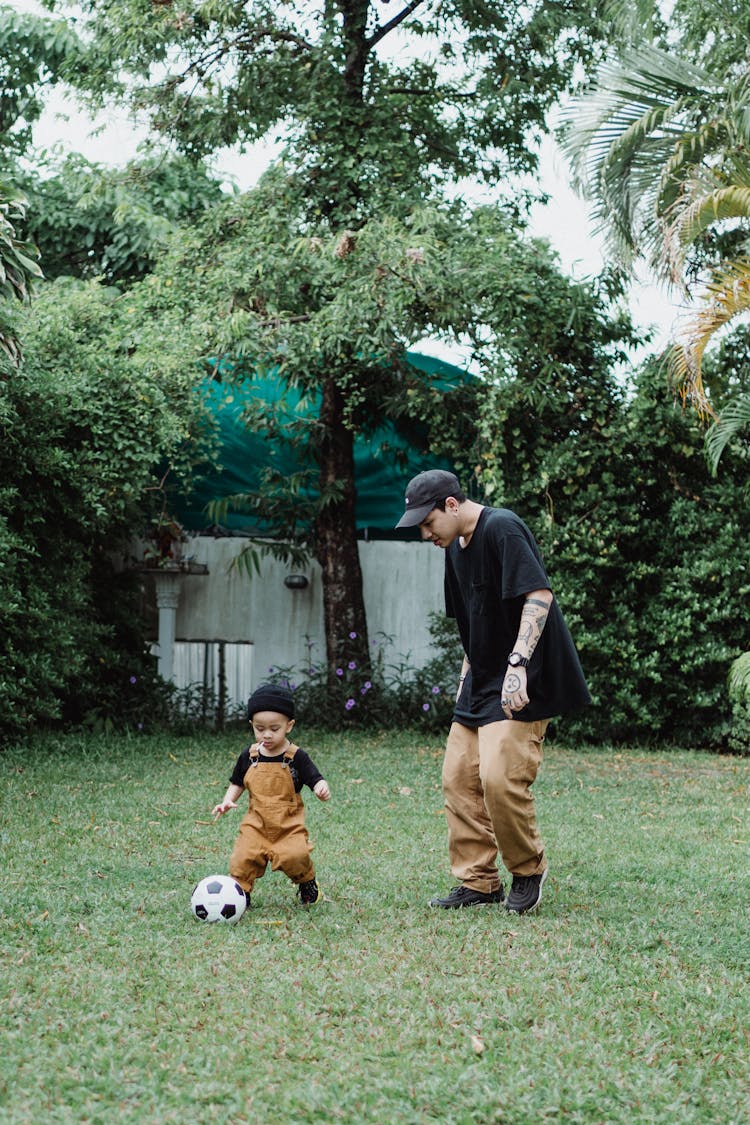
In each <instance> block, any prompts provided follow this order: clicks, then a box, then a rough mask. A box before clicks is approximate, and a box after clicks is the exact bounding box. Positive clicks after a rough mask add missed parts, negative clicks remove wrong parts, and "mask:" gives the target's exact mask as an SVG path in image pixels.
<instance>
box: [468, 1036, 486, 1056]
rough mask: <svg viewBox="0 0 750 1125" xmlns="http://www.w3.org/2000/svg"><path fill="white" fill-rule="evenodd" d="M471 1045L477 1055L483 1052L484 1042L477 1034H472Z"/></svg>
mask: <svg viewBox="0 0 750 1125" xmlns="http://www.w3.org/2000/svg"><path fill="white" fill-rule="evenodd" d="M471 1045H472V1047H473V1049H474V1051H475V1052H476V1054H477V1055H481V1054H482V1053H483V1051H484V1043H483V1042H482V1040H481V1039H480V1038H479V1036H478V1035H472V1037H471Z"/></svg>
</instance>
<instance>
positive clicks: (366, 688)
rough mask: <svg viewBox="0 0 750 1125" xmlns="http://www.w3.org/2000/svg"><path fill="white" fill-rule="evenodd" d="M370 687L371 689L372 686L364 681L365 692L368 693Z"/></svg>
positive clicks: (367, 681)
mask: <svg viewBox="0 0 750 1125" xmlns="http://www.w3.org/2000/svg"><path fill="white" fill-rule="evenodd" d="M371 687H372V684H371V683H370V681H369V680H365V691H369V690H370V688H371Z"/></svg>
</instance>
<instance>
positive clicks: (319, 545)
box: [315, 375, 370, 683]
mask: <svg viewBox="0 0 750 1125" xmlns="http://www.w3.org/2000/svg"><path fill="white" fill-rule="evenodd" d="M343 410H344V399H343V395H342V393H341V390H340V389H339V387H337V386H336V383H335V381H334V379H333V378H332V377H331V376H330V375H328V376H326V378H325V379H324V381H323V400H322V402H321V407H320V422H321V427H322V431H323V438H322V441H321V446H320V491H321V496H323V497H326V496H327V495H328V493H329V491H330V490H331V489H332V488H333V489H336V496H337V498H334V499H331V500H330V501H329V502H328V503H324V504H323V505H322V507H321V510H320V512H319V514H318V516H317V519H316V521H315V554H316V557H317V560H318V562H319V563H320V566H321V569H322V573H323V614H324V620H325V636H326V653H327V658H328V677H329V680H330V681H331V683H334V682H335V680H336V669H337V668H345V667H346V666H347V664H348V663H349V662H350V661H352V660H354V661H356V664H357V667H358V668H360V669H362V671H363V672H366V671H367V670H368V669H369V666H370V653H369V646H368V642H367V618H366V616H365V603H364V595H363V590H362V569H361V567H360V564H359V549H358V545H357V524H356V517H355V500H356V486H355V482H354V434H353V433H352V431H351V430H350V429H348V428H347V426H345V425H344V420H343ZM352 634H355V635H354V636H352Z"/></svg>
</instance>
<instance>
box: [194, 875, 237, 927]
mask: <svg viewBox="0 0 750 1125" xmlns="http://www.w3.org/2000/svg"><path fill="white" fill-rule="evenodd" d="M190 905H191V907H192V910H193V914H194V916H195V917H196V918H197V919H198V921H199V922H239V920H240V918H241V917H242V915H243V914H244V913H245V907H246V906H247V899H246V898H245V892H244V891H243V889H242V887H241V886H240V885H239V883H237V882H235V880H234V879H232V878H231V877H230V876H229V875H207V876H206V878H205V879H201V881H200V883H199V884H198V886H197V887H196V888H195V890H194V891H193V893H192V896H191V898H190Z"/></svg>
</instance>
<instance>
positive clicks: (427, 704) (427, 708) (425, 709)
mask: <svg viewBox="0 0 750 1125" xmlns="http://www.w3.org/2000/svg"><path fill="white" fill-rule="evenodd" d="M429 709H430V705H429V703H423V704H422V710H423V711H429Z"/></svg>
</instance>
